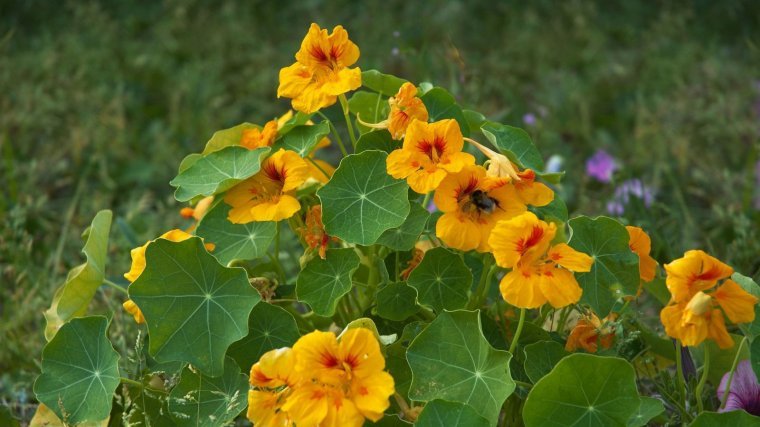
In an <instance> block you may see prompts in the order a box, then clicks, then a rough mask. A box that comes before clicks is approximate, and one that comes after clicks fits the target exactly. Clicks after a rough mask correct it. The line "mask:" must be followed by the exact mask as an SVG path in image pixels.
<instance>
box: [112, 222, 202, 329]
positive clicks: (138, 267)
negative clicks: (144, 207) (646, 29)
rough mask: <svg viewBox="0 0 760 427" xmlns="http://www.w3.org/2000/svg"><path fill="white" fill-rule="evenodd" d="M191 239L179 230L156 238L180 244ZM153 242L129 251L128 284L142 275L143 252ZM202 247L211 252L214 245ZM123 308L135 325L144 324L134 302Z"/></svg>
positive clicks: (189, 235) (126, 304)
mask: <svg viewBox="0 0 760 427" xmlns="http://www.w3.org/2000/svg"><path fill="white" fill-rule="evenodd" d="M191 237H195V236H193V235H192V234H189V233H186V232H184V231H182V230H179V229H174V230H170V231H167V232H166V233H164V234H162V235H160V236H158V238H159V239H166V240H170V241H172V242H182V241H185V240H187V239H189V238H191ZM154 241H155V240H150V241H148V242H145V244H144V245H142V246H140V247H137V248H134V249H132V251H130V255H131V256H132V265H131V266H130V268H129V271H128V272H126V273H124V278H125V279H127V280H129V281H130V282H134V281H135V280H137V278H138V277H140V275H141V274H142V272H143V271H145V266H146V262H145V251H146V250H147V249H148V245H150V244H151V243H153V242H154ZM204 246H206V250H209V251H213V250H214V244H213V243H205V244H204ZM122 306H123V307H124V310H125V311H126V312H127V313H129V314H131V315H132V317H134V318H135V322H137V323H145V317H144V316H143V314H142V311H140V308H139V307H137V304H135V302H134V301H132V300H131V299H128V300H126V301H125V302H124V304H122Z"/></svg>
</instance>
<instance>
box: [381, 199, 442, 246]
mask: <svg viewBox="0 0 760 427" xmlns="http://www.w3.org/2000/svg"><path fill="white" fill-rule="evenodd" d="M429 218H430V212H428V211H427V209H425V208H423V207H422V206H420V205H418V204H417V203H412V204H411V208H410V209H409V216H407V217H406V220H404V223H403V224H401V226H400V227H396V228H391V229H390V230H386V231H385V232H384V233H383V234H381V235H380V238H379V239H377V243H379V244H381V245H384V246H387V247H389V248H391V249H393V250H395V251H408V250H411V249H412V248H413V247H414V244H415V243H417V239H419V238H420V234H422V231H423V230H424V229H425V225H426V224H427V222H428V219H429Z"/></svg>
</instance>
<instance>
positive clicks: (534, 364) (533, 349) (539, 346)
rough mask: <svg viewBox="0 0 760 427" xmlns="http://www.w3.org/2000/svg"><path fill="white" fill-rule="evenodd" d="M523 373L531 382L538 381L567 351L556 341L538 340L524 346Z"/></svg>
mask: <svg viewBox="0 0 760 427" xmlns="http://www.w3.org/2000/svg"><path fill="white" fill-rule="evenodd" d="M523 351H524V352H525V373H526V374H527V375H528V378H530V381H531V382H532V383H534V384H535V383H536V382H538V380H540V379H541V378H543V377H544V375H546V374H548V373H549V372H550V371H551V370H552V368H554V366H555V365H556V364H557V363H558V362H559V361H560V360H562V358H563V357H565V356H567V355H568V354H570V353H568V352H567V351H565V348H564V347H562V344H560V343H558V342H556V341H539V342H535V343H533V344H529V345H527V346H525V349H524V350H523Z"/></svg>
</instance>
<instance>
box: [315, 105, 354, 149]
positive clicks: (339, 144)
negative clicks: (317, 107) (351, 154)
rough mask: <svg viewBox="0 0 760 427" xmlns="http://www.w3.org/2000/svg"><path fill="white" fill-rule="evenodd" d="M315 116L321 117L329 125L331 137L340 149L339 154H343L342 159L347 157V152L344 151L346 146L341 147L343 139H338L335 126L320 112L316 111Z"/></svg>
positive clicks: (338, 135)
mask: <svg viewBox="0 0 760 427" xmlns="http://www.w3.org/2000/svg"><path fill="white" fill-rule="evenodd" d="M317 114H319V115H320V116H322V119H323V120H325V121H326V122H327V124H328V125H330V131H331V132H332V134H333V136H334V137H335V141H337V142H338V147H339V148H340V152H341V153H343V157H345V156H348V151H346V146H345V145H343V139H342V138H341V137H340V134H339V133H338V129H337V128H335V125H334V124H333V122H332V121H331V120H330V119H328V118H327V116H325V115H324V113H322V112H321V111H317Z"/></svg>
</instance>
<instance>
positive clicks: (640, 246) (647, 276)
mask: <svg viewBox="0 0 760 427" xmlns="http://www.w3.org/2000/svg"><path fill="white" fill-rule="evenodd" d="M625 229H626V230H628V236H629V238H630V240H629V242H628V246H629V247H630V248H631V250H632V251H633V252H634V253H635V254H636V255H638V256H639V276H641V280H643V281H644V282H651V281H652V280H653V279H654V275H655V272H656V270H657V261H655V260H654V258H652V256H651V255H649V252H650V251H651V250H652V240H651V239H650V238H649V236H648V235H647V233H645V232H644V230H642V229H641V228H639V227H633V226H630V225H629V226H626V227H625Z"/></svg>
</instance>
